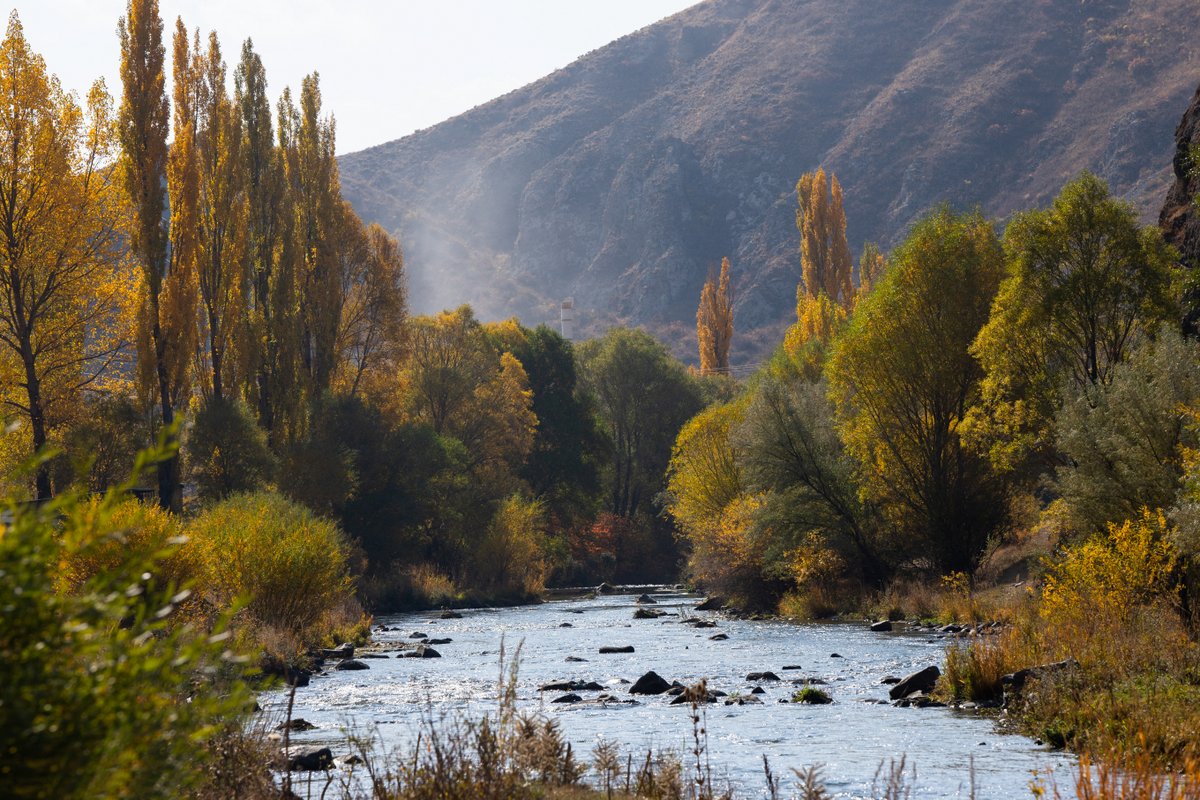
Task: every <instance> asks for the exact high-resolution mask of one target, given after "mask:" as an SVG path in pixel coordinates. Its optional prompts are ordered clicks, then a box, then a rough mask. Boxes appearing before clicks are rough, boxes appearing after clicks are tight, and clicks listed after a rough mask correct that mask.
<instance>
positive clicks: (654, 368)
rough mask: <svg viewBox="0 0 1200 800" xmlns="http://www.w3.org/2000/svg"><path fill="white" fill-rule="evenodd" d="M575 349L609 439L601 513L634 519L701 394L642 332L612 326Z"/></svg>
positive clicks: (646, 501) (649, 496)
mask: <svg viewBox="0 0 1200 800" xmlns="http://www.w3.org/2000/svg"><path fill="white" fill-rule="evenodd" d="M578 352H579V363H580V374H581V375H582V376H583V382H584V386H585V387H586V389H587V391H588V392H590V393H591V395H592V396H593V397H594V398H595V400H596V405H597V410H598V411H599V413H600V418H601V420H602V422H603V425H604V428H605V431H606V433H607V434H608V436H609V440H610V442H611V449H610V451H609V458H610V462H609V464H608V467H607V470H606V475H605V479H606V483H607V490H608V491H607V494H608V501H607V506H608V510H609V511H610V512H611V513H613V514H616V515H618V516H622V517H633V516H634V515H636V514H637V513H638V511H640V510H642V509H643V506H644V505H648V504H649V502H650V501H651V500H652V499H653V498H654V496H655V495H656V494H658V492H659V491H660V490H661V489H662V485H663V475H664V474H665V473H666V470H667V464H668V462H669V461H670V458H671V449H672V447H673V445H674V443H675V437H676V435H677V434H678V433H679V430H680V428H682V427H683V425H684V424H685V423H686V422H687V421H688V420H689V419H691V418H692V416H693V415H694V414H695V413H696V412H697V411H699V410H700V408H701V407H702V400H701V395H700V390H699V387H698V386H697V384H696V381H695V380H693V379H692V378H691V377H690V376H689V375H688V373H687V370H686V369H685V368H684V366H683V365H682V364H680V363H679V362H678V361H677V360H676V359H675V358H673V357H672V356H671V354H670V353H669V352H667V349H666V348H665V347H664V346H663V345H662V344H660V343H659V342H657V341H655V339H654V338H653V337H651V336H650V334H648V333H645V332H644V331H639V330H631V329H628V328H614V329H613V330H611V331H609V332H608V333H607V334H605V335H604V336H603V337H601V338H599V339H593V340H592V341H589V342H585V343H584V344H583V345H581V346H580V348H579V350H578Z"/></svg>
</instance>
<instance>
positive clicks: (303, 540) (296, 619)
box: [188, 492, 352, 634]
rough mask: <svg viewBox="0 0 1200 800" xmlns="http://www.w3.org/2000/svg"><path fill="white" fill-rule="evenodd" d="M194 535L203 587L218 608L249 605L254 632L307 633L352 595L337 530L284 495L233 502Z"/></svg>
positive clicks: (198, 522)
mask: <svg viewBox="0 0 1200 800" xmlns="http://www.w3.org/2000/svg"><path fill="white" fill-rule="evenodd" d="M188 532H189V534H190V536H191V541H190V542H189V545H188V549H189V551H190V552H191V556H192V558H194V559H195V563H196V569H197V574H198V577H199V586H200V588H201V589H203V591H204V592H205V594H206V596H208V597H209V598H210V600H211V601H212V602H213V603H214V604H215V605H216V606H217V607H228V606H230V605H232V604H234V603H235V602H236V601H238V600H239V599H244V600H245V602H246V606H245V609H244V613H245V615H246V616H247V617H249V619H250V620H251V621H252V622H253V623H254V624H256V625H260V626H268V627H274V628H281V629H284V630H286V631H290V632H293V633H296V634H301V633H303V632H304V631H306V630H307V629H309V628H312V627H313V626H314V625H315V624H316V623H317V622H318V621H319V620H320V619H321V618H322V616H323V615H324V614H326V613H327V612H329V611H330V610H332V609H334V608H336V607H337V606H338V605H339V603H340V602H341V601H342V600H343V599H344V598H345V597H347V596H349V594H350V592H351V590H352V584H351V581H350V577H349V575H348V570H347V563H346V560H347V545H346V541H345V539H344V538H343V536H342V534H341V532H340V531H339V530H338V528H337V526H335V525H334V524H333V523H332V522H329V521H328V520H324V519H321V518H320V517H317V516H315V515H313V514H312V512H310V511H308V510H307V509H305V508H304V507H302V506H299V505H297V504H295V503H292V502H290V501H289V500H287V499H286V498H284V497H283V496H282V495H279V494H276V493H273V492H255V493H253V494H243V495H235V496H234V497H231V498H229V499H228V500H224V501H222V502H220V503H218V504H216V505H214V506H212V507H211V508H209V509H208V510H206V511H204V512H203V513H202V514H200V516H198V517H197V518H196V519H195V520H193V521H192V523H191V524H190V525H189V526H188Z"/></svg>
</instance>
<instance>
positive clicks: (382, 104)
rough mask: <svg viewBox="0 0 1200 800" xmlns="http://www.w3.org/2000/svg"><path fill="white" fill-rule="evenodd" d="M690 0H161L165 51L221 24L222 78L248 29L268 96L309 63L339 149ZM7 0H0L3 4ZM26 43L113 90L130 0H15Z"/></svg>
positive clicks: (485, 94)
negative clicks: (178, 23)
mask: <svg viewBox="0 0 1200 800" xmlns="http://www.w3.org/2000/svg"><path fill="white" fill-rule="evenodd" d="M695 2H697V0H390V2H389V1H387V0H160V5H161V11H162V16H163V20H164V24H165V36H166V38H167V54H168V58H169V56H170V52H171V48H170V35H171V31H173V30H174V25H175V17H176V16H182V17H183V21H184V22H185V23H186V24H187V26H188V28H189V29H193V28H196V27H197V26H198V27H199V28H200V30H201V35H202V36H205V37H206V36H207V33H208V31H209V30H212V29H216V31H217V33H218V35H219V36H220V37H221V47H222V49H223V51H224V53H225V60H226V61H227V62H228V63H229V72H230V80H231V81H232V75H233V68H234V66H235V65H236V63H237V59H238V55H239V53H240V52H241V46H242V42H243V41H244V40H245V39H246V38H247V37H251V38H253V39H254V45H255V49H256V50H258V52H259V53H260V54H261V56H262V59H263V63H264V65H265V66H266V69H267V78H268V80H269V82H270V84H271V91H272V94H273V95H276V96H277V94H278V92H279V90H281V89H282V88H283V87H284V86H292V87H293V88H296V87H298V86H299V83H300V79H301V78H302V77H303V76H304V75H306V74H307V73H309V72H311V71H313V70H317V71H318V72H320V73H321V90H322V94H323V97H324V101H325V107H326V110H328V111H332V112H333V114H334V116H335V117H336V118H337V122H338V151H339V152H341V153H347V152H352V151H355V150H361V149H362V148H364V147H369V146H371V145H375V144H380V143H382V142H386V141H390V140H392V139H397V138H399V137H401V136H404V135H406V134H408V133H411V132H412V131H414V130H418V129H420V128H426V127H429V126H430V125H434V124H436V123H438V122H441V121H442V120H444V119H447V118H449V117H452V116H454V115H456V114H458V113H461V112H463V111H466V110H467V109H469V108H471V107H473V106H476V105H479V104H480V103H484V102H486V101H488V100H490V99H492V98H493V97H498V96H499V95H501V94H504V93H505V92H508V91H510V90H512V89H516V88H518V87H520V86H523V85H525V84H526V83H529V82H530V81H533V80H536V79H537V78H540V77H542V76H543V75H546V74H547V73H549V72H552V71H553V70H555V69H557V68H559V67H563V66H566V65H567V64H569V63H570V62H572V61H574V60H575V59H576V58H577V57H578V56H581V55H583V54H584V53H586V52H588V51H589V50H594V49H596V48H598V47H601V46H603V45H605V44H607V43H608V42H610V41H612V40H613V39H616V38H618V37H620V36H623V35H624V34H626V33H632V32H633V31H635V30H637V29H639V28H642V27H645V26H646V25H649V24H651V23H653V22H656V21H658V20H659V19H662V18H663V17H667V16H670V15H671V14H674V13H676V12H677V11H682V10H683V9H684V8H687V7H688V6H690V5H693V4H694V3H695ZM2 7H4V5H3V4H2V3H0V8H2ZM7 7H8V8H12V7H15V8H16V10H17V12H18V13H19V14H20V16H21V21H22V23H23V24H24V26H25V36H26V38H27V39H28V40H29V42H30V45H31V46H32V47H33V49H34V50H36V51H37V52H39V53H41V54H42V55H43V56H44V57H45V58H46V63H47V66H48V67H49V69H50V71H51V72H53V73H55V74H57V75H58V76H59V79H60V80H61V81H62V83H63V85H64V86H65V87H67V88H68V89H74V90H76V91H78V92H79V93H80V94H81V95H82V94H83V93H84V91H85V90H86V88H87V87H88V86H89V85H90V84H91V82H92V81H93V80H94V79H96V78H97V77H101V76H102V77H104V78H105V80H106V81H107V82H108V86H109V91H110V92H112V94H113V95H114V96H118V95H119V93H120V85H119V83H118V80H117V62H118V58H119V47H118V43H117V33H116V30H117V20H118V19H119V18H120V17H121V16H122V15H123V14H124V13H125V8H126V3H125V0H15V4H14V0H9V4H8V6H7Z"/></svg>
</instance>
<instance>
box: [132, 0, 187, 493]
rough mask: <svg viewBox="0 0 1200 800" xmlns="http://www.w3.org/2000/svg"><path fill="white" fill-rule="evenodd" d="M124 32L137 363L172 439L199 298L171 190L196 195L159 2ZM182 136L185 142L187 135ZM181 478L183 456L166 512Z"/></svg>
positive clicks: (163, 478) (174, 465) (170, 461)
mask: <svg viewBox="0 0 1200 800" xmlns="http://www.w3.org/2000/svg"><path fill="white" fill-rule="evenodd" d="M119 29H120V36H121V81H122V84H123V86H124V91H123V94H122V99H121V110H120V115H119V124H118V127H119V131H120V142H121V149H122V151H123V157H122V159H121V169H122V172H123V174H124V179H125V188H126V191H127V193H128V196H129V201H130V203H131V205H132V210H133V217H134V221H133V224H132V225H131V226H130V246H131V250H132V253H133V256H134V257H135V258H136V259H137V261H138V263H139V265H140V267H141V270H142V277H143V283H144V286H145V298H144V302H143V303H142V308H141V310H140V312H139V323H140V331H139V336H138V360H139V364H140V365H141V370H140V373H141V376H142V378H143V387H144V388H145V389H146V390H147V391H148V393H149V394H151V395H152V396H153V397H154V399H155V401H156V402H157V404H158V409H159V414H160V422H161V424H162V425H163V426H165V428H166V430H168V431H170V430H172V429H173V425H174V422H175V412H176V409H177V408H178V407H179V405H180V404H181V403H182V402H183V401H184V400H185V398H186V397H187V389H188V378H189V374H188V372H189V370H188V367H189V364H190V360H191V357H192V341H191V340H192V335H191V334H190V333H189V331H194V330H195V319H194V310H195V302H194V299H195V297H194V293H193V291H192V289H193V287H194V274H189V273H188V270H187V266H188V262H189V259H191V258H192V257H193V255H192V253H191V252H190V245H189V244H188V243H187V242H186V240H185V237H186V230H184V229H182V228H181V229H180V230H179V231H178V237H177V239H176V242H178V244H180V245H182V246H183V250H182V252H176V251H175V249H174V246H175V245H176V242H172V235H171V224H170V222H169V221H168V219H167V208H168V204H167V191H168V189H167V187H168V180H170V181H171V184H172V188H173V189H174V190H175V191H177V192H179V193H180V195H181V196H180V205H181V206H182V205H183V204H186V203H187V202H188V200H186V199H185V198H186V196H187V195H188V194H189V193H192V192H193V191H194V190H193V189H191V188H189V187H188V181H189V180H191V171H190V166H189V163H190V158H189V157H188V156H187V149H186V147H187V145H186V138H185V140H184V141H179V142H178V148H177V149H176V151H175V155H174V156H172V157H170V158H169V157H168V150H167V132H168V128H169V123H170V106H169V104H168V102H167V92H166V84H165V77H164V75H163V60H164V49H163V41H162V34H163V25H162V19H161V18H160V17H159V12H158V2H157V0H130V2H129V6H128V9H127V13H126V16H125V17H123V18H122V19H121V23H120V28H119ZM177 113H182V115H183V116H184V117H185V118H186V116H187V112H186V110H184V111H182V112H180V111H179V110H178V109H177ZM185 127H186V125H185ZM183 135H184V136H185V137H186V135H187V134H186V132H184V134H183ZM169 162H170V164H171V168H170V170H169V169H168V163H169ZM168 172H170V176H169V175H168ZM174 211H175V209H172V213H174ZM189 301H190V302H189ZM178 475H179V459H178V456H173V457H170V458H167V459H165V460H163V461H161V462H160V463H159V465H158V495H159V502H160V503H161V504H162V505H163V506H164V507H172V506H178V500H179V498H178V492H177V489H178V484H179V479H178Z"/></svg>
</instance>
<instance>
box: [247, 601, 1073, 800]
mask: <svg viewBox="0 0 1200 800" xmlns="http://www.w3.org/2000/svg"><path fill="white" fill-rule="evenodd" d="M654 597H655V599H656V600H657V601H658V605H656V606H653V607H654V608H658V609H661V610H664V611H668V612H671V613H673V614H676V615H679V614H682V615H684V616H700V617H705V618H711V619H713V620H715V621H716V622H717V627H716V628H699V629H697V628H693V627H690V626H688V625H683V624H680V622H679V619H680V617H679V616H668V617H663V618H661V619H656V620H634V619H633V612H634V610H635V609H636V608H637V606H636V604H635V602H634V600H635V598H634V597H633V596H629V595H613V596H602V597H599V598H596V599H577V600H564V601H557V602H549V603H546V604H543V605H539V606H527V607H522V608H512V609H499V610H496V609H480V610H468V611H464V612H463V618H462V619H449V620H444V619H436V618H435V617H436V615H431V614H428V613H425V614H404V615H394V616H385V617H379V618H377V619H376V622H377V623H378V624H382V625H386V626H387V627H389V628H396V629H398V630H393V631H390V632H384V633H379V634H377V638H378V640H379V641H380V642H383V643H395V642H401V641H413V640H412V639H410V636H411V634H412V633H414V632H418V631H419V632H422V633H425V634H428V636H429V637H431V638H449V639H452V640H453V641H452V642H451V643H450V644H443V645H437V646H436V649H437V650H438V651H439V652H440V653H441V654H442V658H436V659H416V658H389V659H386V660H384V659H372V660H368V661H366V663H367V664H368V665H369V666H370V669H369V670H364V671H342V672H339V671H333V670H330V671H329V672H328V673H327V674H326V675H323V676H314V677H313V679H312V683H311V684H310V685H309V686H307V687H305V688H302V689H299V690H297V692H296V696H295V706H294V709H293V712H292V715H293V717H302V718H304V719H306V720H308V721H310V722H313V723H315V724H316V725H317V726H318V727H317V729H316V730H313V731H309V732H306V733H300V734H292V740H293V741H294V742H299V743H323V744H330V745H331V746H332V749H333V751H334V754H335V755H338V754H339V753H345V752H348V750H349V747H348V745H347V744H346V740H345V735H346V733H347V732H354V733H357V734H360V735H362V734H370V735H373V736H374V737H375V738H376V740H377V741H378V743H379V745H380V746H381V749H383V750H395V749H397V748H399V749H401V750H403V749H404V748H405V747H406V746H408V745H410V744H411V743H412V742H413V741H414V739H415V736H416V733H417V732H418V730H419V729H420V726H421V725H422V724H423V723H424V722H427V721H428V720H429V719H430V718H431V717H433V718H440V717H444V716H447V715H455V714H461V715H465V716H466V717H468V718H477V717H479V716H481V715H483V714H485V713H488V712H491V711H494V710H495V708H496V694H497V683H498V678H499V673H500V664H499V658H500V651H501V647H502V645H503V647H505V648H506V649H507V651H508V652H509V654H510V655H511V654H512V651H513V650H514V649H516V648H517V647H518V646H519V647H520V656H521V661H520V671H519V678H518V685H517V688H518V703H519V705H520V707H521V708H523V709H529V710H542V711H544V712H545V713H547V714H549V715H552V716H553V717H554V719H556V720H558V721H559V723H560V725H561V727H562V730H563V732H564V733H565V735H566V736H567V737H568V739H569V740H570V741H571V742H572V743H573V745H574V747H575V749H576V752H577V753H579V754H580V755H581V756H583V757H584V758H586V757H587V755H588V754H590V752H591V749H592V747H593V745H594V744H595V743H596V741H597V740H599V739H601V738H604V739H607V740H610V741H616V742H619V743H621V745H622V746H623V747H624V748H625V749H626V751H627V752H633V753H634V754H635V759H636V757H637V754H638V753H644V752H645V751H646V750H647V748H653V749H655V750H659V749H673V750H675V751H677V752H678V753H680V754H681V755H682V756H683V757H684V758H683V760H684V764H685V765H687V763H688V758H689V757H690V756H688V755H687V754H688V753H690V751H691V750H692V747H693V744H692V736H693V730H692V722H691V719H690V714H689V709H688V707H687V706H683V705H676V706H670V705H669V703H670V701H671V700H672V699H673V698H672V697H670V696H667V695H661V696H657V697H637V698H636V699H637V700H638V704H637V705H633V706H624V705H610V706H609V707H607V708H598V707H580V706H575V707H571V706H564V705H556V704H552V703H551V702H550V701H551V700H553V699H554V698H555V697H558V696H560V695H561V694H563V693H562V692H545V693H542V692H539V690H538V688H539V687H540V686H542V685H543V684H546V683H549V682H551V681H556V680H564V679H580V680H583V681H596V682H597V683H600V684H603V685H605V686H606V687H608V690H609V692H610V693H612V694H613V695H617V696H619V697H621V698H622V699H626V698H629V695H628V694H627V692H628V688H629V687H628V685H626V684H624V683H622V681H623V680H624V681H635V680H637V678H638V677H639V676H641V675H642V674H643V673H645V672H646V671H648V670H654V671H656V672H657V673H658V674H659V675H661V676H663V677H664V678H665V679H666V680H668V681H672V680H678V681H680V682H682V683H684V684H691V683H694V682H696V681H698V680H699V679H701V678H706V679H707V680H708V684H709V687H710V688H713V689H720V690H722V691H725V692H728V693H730V694H734V693H741V694H746V693H748V692H749V691H750V690H751V689H752V688H754V686H756V685H758V686H762V687H763V688H764V689H765V690H766V694H765V695H761V698H762V700H763V701H764V702H763V704H762V705H745V706H725V705H720V704H718V705H711V706H708V707H707V720H706V724H707V730H708V753H707V758H708V759H709V760H710V762H711V769H712V774H713V777H714V783H716V784H717V785H718V786H722V785H724V784H725V783H729V784H732V785H733V786H734V787H736V788H737V789H738V796H739V797H759V796H761V795H762V794H763V792H764V782H763V771H762V763H763V761H762V758H763V755H764V754H765V755H766V756H767V757H768V758H769V759H770V763H771V766H772V769H773V771H774V772H775V774H776V776H778V777H781V778H784V779H785V786H786V785H787V780H786V779H789V778H790V777H791V769H792V768H803V767H807V766H809V765H814V764H819V765H821V767H822V774H823V775H824V776H825V778H826V783H827V786H828V788H829V790H830V791H831V792H832V793H833V794H834V796H836V797H844V798H854V797H863V796H866V795H867V793H868V792H869V790H870V789H871V787H872V784H873V781H874V779H875V776H876V772H877V770H879V768H880V765H881V764H883V763H890V762H892V761H893V760H899V759H900V758H901V757H904V758H906V759H907V763H908V765H909V766H910V767H915V772H916V778H915V781H914V783H915V790H914V793H913V797H915V798H949V797H969V796H971V792H970V789H971V779H970V773H971V770H972V769H973V770H974V776H975V778H974V783H975V787H976V789H975V795H974V796H975V797H978V798H981V800H982V799H983V798H997V799H999V800H1007V799H1008V798H1021V797H1030V796H1031V795H1030V790H1029V784H1030V780H1031V779H1032V777H1033V775H1034V773H1035V771H1036V772H1037V774H1038V775H1040V776H1043V777H1044V776H1046V775H1048V774H1050V773H1053V774H1054V775H1055V776H1057V780H1058V783H1059V784H1060V785H1062V786H1069V785H1070V765H1071V764H1072V763H1073V762H1072V761H1071V759H1070V757H1069V756H1067V755H1064V754H1062V753H1055V752H1051V751H1049V750H1047V749H1046V748H1045V747H1042V746H1039V745H1036V744H1035V743H1034V742H1033V741H1032V740H1030V739H1027V738H1025V737H1021V736H1014V735H1007V734H1000V733H998V732H997V730H996V727H995V723H994V722H993V721H992V720H991V719H989V718H987V717H983V716H979V715H977V714H976V713H974V712H965V711H955V710H952V709H948V708H923V709H915V708H894V707H892V706H890V705H886V704H879V703H878V702H876V701H879V700H886V699H887V690H888V687H887V686H885V685H882V684H881V683H880V681H881V679H882V678H884V677H885V676H888V675H893V676H904V675H907V674H909V673H911V672H914V671H916V670H918V669H921V668H923V667H926V666H928V665H930V664H940V663H941V662H942V653H943V649H944V647H945V641H942V640H937V639H934V638H932V637H930V636H929V635H927V634H926V635H916V634H904V633H873V632H871V631H869V630H867V629H866V626H864V625H862V624H821V623H818V624H790V623H785V622H776V621H762V622H755V621H747V620H737V619H730V618H728V617H725V616H723V615H721V614H712V613H706V612H692V609H693V607H694V606H695V605H696V604H697V602H698V600H697V598H695V597H690V596H686V595H680V594H669V593H660V594H656V595H654ZM564 623H569V624H570V626H571V627H562V626H563V624H564ZM718 633H724V634H726V635H728V637H729V638H728V640H726V641H713V640H711V639H710V637H711V636H713V635H715V634H718ZM606 645H616V646H624V645H632V646H633V647H634V650H635V652H633V653H631V654H616V655H600V654H599V653H598V650H599V648H600V647H602V646H606ZM834 653H837V654H838V655H840V656H841V657H840V658H834V657H831V656H832V654H834ZM393 655H394V654H393ZM568 656H575V657H578V658H584V659H587V660H586V662H583V663H573V662H568V661H567V660H566V659H567V657H568ZM785 666H787V667H796V666H799V667H801V669H799V670H795V669H791V670H786V671H785V670H784V669H783V668H784V667H785ZM764 670H770V671H772V672H774V673H776V674H777V675H778V676H779V677H780V678H782V679H783V680H782V681H781V682H779V683H774V682H756V683H750V682H748V681H747V680H746V675H747V674H748V673H750V672H760V671H764ZM802 678H821V679H824V680H825V681H828V685H827V686H824V687H822V688H824V689H826V690H827V691H829V693H830V694H831V695H832V696H833V699H834V702H833V704H832V705H825V706H806V705H798V704H792V703H787V704H784V703H780V702H779V700H780V699H783V698H786V697H790V696H791V694H792V692H793V691H794V690H795V686H793V684H792V683H791V681H793V680H796V679H802ZM579 694H581V696H583V697H584V698H585V699H587V698H589V697H594V696H596V694H597V693H595V692H591V693H589V692H580V693H579ZM261 703H262V705H263V707H264V711H265V712H266V713H267V714H268V715H274V716H275V717H281V716H282V715H283V713H284V710H285V708H286V704H287V693H286V692H283V691H278V692H273V693H270V694H268V695H267V696H266V697H265V698H263V699H262V700H261ZM785 794H786V793H785Z"/></svg>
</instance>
